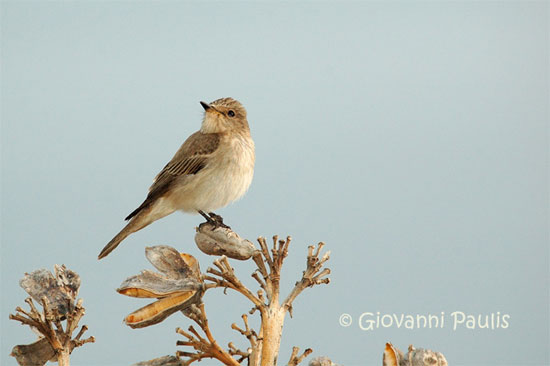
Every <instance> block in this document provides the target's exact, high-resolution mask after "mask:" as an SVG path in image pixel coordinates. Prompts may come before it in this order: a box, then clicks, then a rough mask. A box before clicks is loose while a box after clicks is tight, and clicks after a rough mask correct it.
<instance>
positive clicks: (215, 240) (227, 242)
mask: <svg viewBox="0 0 550 366" xmlns="http://www.w3.org/2000/svg"><path fill="white" fill-rule="evenodd" d="M196 231H197V233H196V234H195V243H196V244H197V247H198V248H199V249H200V250H201V251H202V252H203V253H205V254H208V255H218V256H222V255H225V256H227V257H228V258H232V259H238V260H247V259H249V258H250V257H252V255H253V254H254V253H255V252H256V251H257V249H256V248H255V247H254V244H252V242H250V241H249V240H246V239H242V238H241V237H240V236H239V235H238V234H237V233H235V232H234V231H232V230H231V229H229V228H223V227H218V228H214V225H212V224H210V223H203V224H201V225H200V226H199V227H198V228H197V229H196Z"/></svg>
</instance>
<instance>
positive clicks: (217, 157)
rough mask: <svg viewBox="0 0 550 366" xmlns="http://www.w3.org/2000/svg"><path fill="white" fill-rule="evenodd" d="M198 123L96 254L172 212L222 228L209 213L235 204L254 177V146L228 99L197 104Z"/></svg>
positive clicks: (241, 113) (238, 108) (238, 109)
mask: <svg viewBox="0 0 550 366" xmlns="http://www.w3.org/2000/svg"><path fill="white" fill-rule="evenodd" d="M200 104H201V105H202V107H203V108H204V118H203V120H202V123H201V127H200V129H199V130H198V131H197V132H195V133H193V134H192V135H190V136H189V137H188V138H187V140H185V142H184V143H183V145H181V147H180V148H179V149H178V151H177V152H176V153H175V155H174V157H173V158H172V159H171V160H170V161H169V162H168V163H167V164H166V165H165V166H164V168H163V169H162V170H161V171H160V173H158V174H157V176H156V177H155V179H154V180H153V184H152V185H151V187H150V188H149V193H148V194H147V197H146V198H145V201H143V203H142V204H141V205H140V206H139V207H138V208H136V209H135V210H134V211H132V213H130V214H129V215H128V216H127V217H126V220H127V221H128V224H127V225H126V226H125V227H124V228H123V229H122V230H121V231H120V232H119V233H118V234H117V235H116V236H115V237H114V238H113V239H112V240H111V241H110V242H109V243H108V244H107V245H106V246H105V247H104V248H103V250H101V252H100V253H99V255H98V259H102V258H104V257H106V256H107V255H108V254H109V253H111V252H112V251H113V250H114V249H115V248H116V247H117V246H118V245H119V244H120V243H121V242H122V241H123V240H124V239H126V237H128V235H130V234H132V233H134V232H136V231H138V230H141V229H143V228H144V227H146V226H148V225H149V224H151V223H153V222H154V221H156V220H159V219H161V218H163V217H165V216H167V215H170V214H172V213H173V212H175V211H178V210H179V211H183V212H187V213H192V214H197V213H198V214H200V215H202V216H203V217H204V218H205V219H206V220H207V221H208V222H210V223H212V224H214V228H217V227H220V226H222V227H228V226H227V225H225V224H224V223H223V219H222V218H221V216H219V215H217V214H215V213H214V210H217V209H218V208H221V207H225V206H227V205H228V204H229V203H231V202H233V201H235V200H238V199H239V198H241V197H242V196H243V195H244V194H245V193H246V191H247V190H248V188H249V186H250V184H251V182H252V178H253V175H254V161H255V154H254V141H253V140H252V137H251V135H250V127H249V125H248V120H247V115H246V109H245V108H244V107H243V105H242V104H241V103H240V102H239V101H237V100H235V99H233V98H229V97H228V98H221V99H217V100H215V101H213V102H211V103H206V102H202V101H201V102H200Z"/></svg>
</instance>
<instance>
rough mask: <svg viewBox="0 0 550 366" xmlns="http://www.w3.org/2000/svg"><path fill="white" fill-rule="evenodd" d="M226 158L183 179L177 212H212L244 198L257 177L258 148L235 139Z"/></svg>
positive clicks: (174, 199)
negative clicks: (255, 174) (255, 159)
mask: <svg viewBox="0 0 550 366" xmlns="http://www.w3.org/2000/svg"><path fill="white" fill-rule="evenodd" d="M228 146H230V147H231V149H230V150H229V149H228V151H227V152H226V153H224V154H223V158H222V159H215V160H214V161H212V163H209V164H208V165H207V166H206V167H205V168H204V169H203V170H201V171H199V172H198V173H197V174H195V175H191V176H187V177H185V178H183V179H182V182H181V183H182V184H180V188H178V189H176V190H175V191H174V194H173V195H172V197H171V198H172V199H171V201H172V202H173V204H174V209H176V210H182V211H185V212H190V213H196V212H197V211H198V210H202V211H204V212H212V211H214V210H217V209H219V208H221V207H224V206H227V205H228V204H229V203H231V202H233V201H235V200H237V199H239V198H241V197H242V196H243V195H244V194H245V193H246V191H247V190H248V187H249V186H250V183H251V182H252V177H253V175H254V145H253V143H252V144H247V143H246V141H242V140H241V139H235V141H234V142H233V143H232V144H231V145H228Z"/></svg>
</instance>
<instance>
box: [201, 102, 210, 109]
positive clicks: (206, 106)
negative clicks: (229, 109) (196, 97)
mask: <svg viewBox="0 0 550 366" xmlns="http://www.w3.org/2000/svg"><path fill="white" fill-rule="evenodd" d="M201 105H202V107H203V108H204V110H205V111H207V110H209V109H210V108H212V106H211V105H210V104H208V103H206V102H203V101H201Z"/></svg>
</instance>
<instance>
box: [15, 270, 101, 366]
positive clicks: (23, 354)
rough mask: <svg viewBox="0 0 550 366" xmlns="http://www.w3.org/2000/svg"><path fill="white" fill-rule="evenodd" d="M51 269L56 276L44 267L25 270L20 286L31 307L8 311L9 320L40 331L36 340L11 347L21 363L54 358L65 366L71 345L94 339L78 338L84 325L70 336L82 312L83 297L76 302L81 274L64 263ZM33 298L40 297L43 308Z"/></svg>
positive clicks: (30, 363) (84, 328)
mask: <svg viewBox="0 0 550 366" xmlns="http://www.w3.org/2000/svg"><path fill="white" fill-rule="evenodd" d="M54 272H55V276H54V275H52V274H51V272H49V271H47V270H45V269H41V270H37V271H34V272H32V273H30V274H28V273H26V274H25V276H24V277H23V279H22V280H21V281H20V285H21V287H22V288H23V289H24V290H25V291H27V293H28V294H29V295H30V296H31V297H29V298H27V299H26V300H25V302H26V303H27V304H28V305H29V308H30V310H29V311H25V310H23V309H22V308H20V307H17V308H16V309H15V310H16V314H15V315H14V314H10V319H12V320H16V321H18V322H20V323H21V324H23V325H28V326H30V327H31V328H32V329H35V330H36V331H37V332H38V333H39V334H40V338H39V340H38V341H36V342H34V343H32V344H30V345H18V346H15V347H14V348H13V349H12V353H11V356H13V357H15V358H16V360H17V362H18V363H19V364H20V365H33V366H34V365H44V364H45V363H46V362H48V361H49V360H53V361H57V362H58V364H59V366H66V365H69V355H70V354H71V352H72V351H73V349H74V348H76V347H80V346H82V345H83V344H85V343H90V342H94V341H95V338H94V337H89V338H86V339H81V338H82V335H83V334H84V332H85V331H86V330H87V329H88V327H87V326H86V325H83V326H82V327H81V328H80V331H79V332H78V333H77V335H76V337H75V338H72V334H73V332H74V331H75V330H76V328H78V323H79V321H80V319H81V318H82V316H84V313H85V309H84V308H83V307H82V302H83V300H82V299H79V300H78V301H76V304H75V299H76V296H77V294H78V289H79V287H80V277H79V276H78V274H76V273H75V272H73V271H70V270H68V269H67V268H65V266H58V265H55V266H54ZM33 298H34V299H35V300H36V299H37V298H38V299H39V300H38V301H39V302H40V304H41V305H42V309H43V310H42V311H39V310H38V309H37V307H36V306H35V305H34V303H33V300H32V299H33ZM63 321H64V322H65V326H63Z"/></svg>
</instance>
